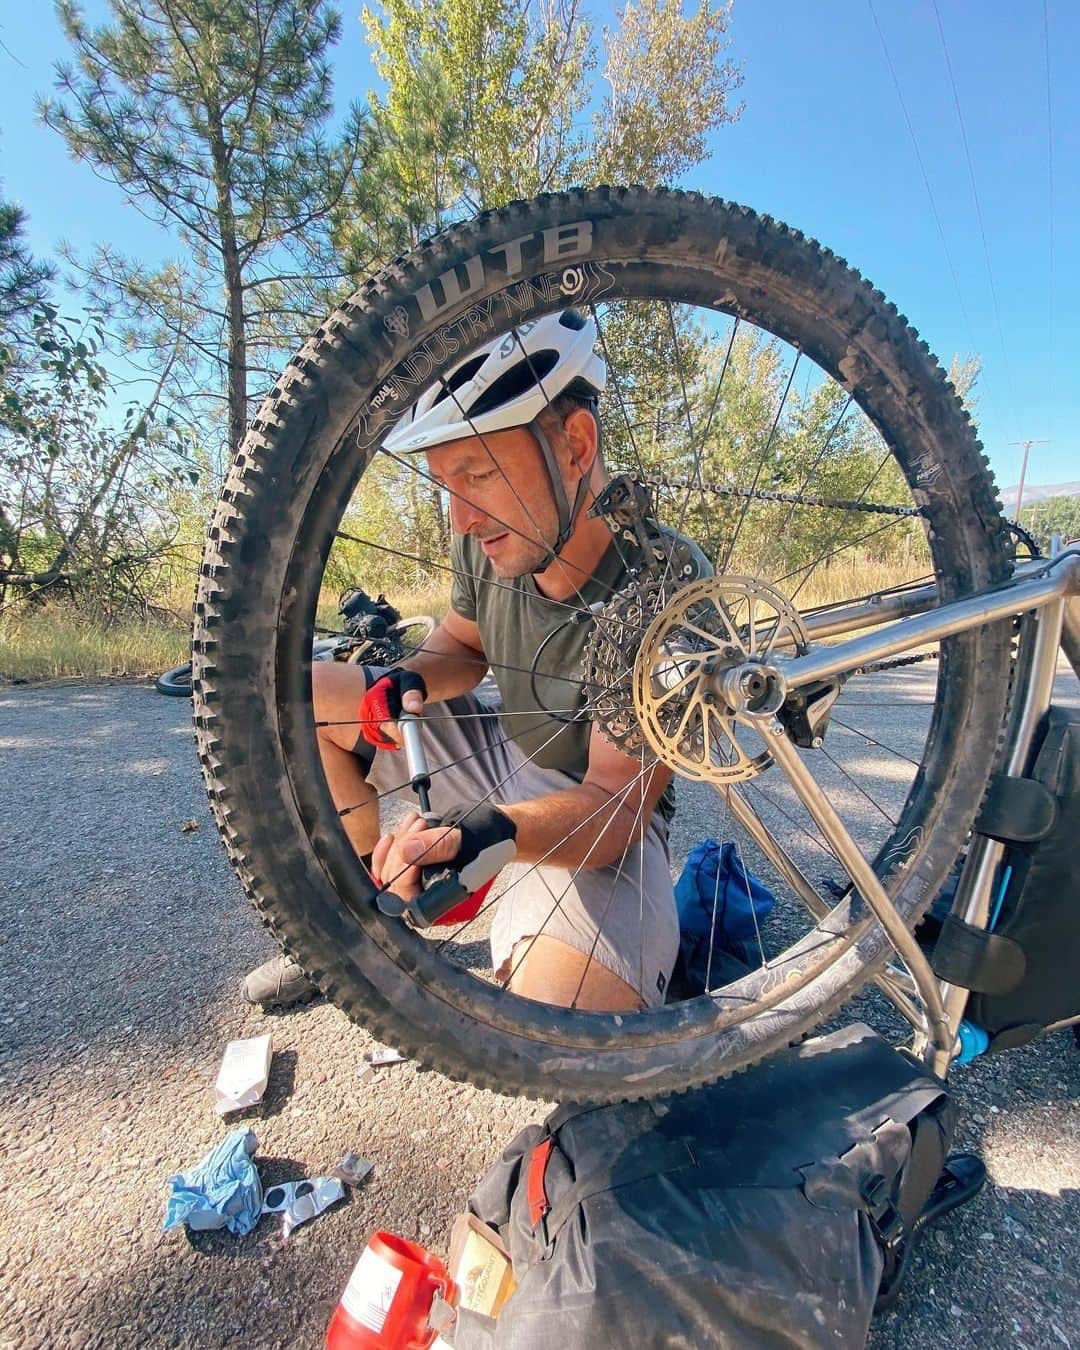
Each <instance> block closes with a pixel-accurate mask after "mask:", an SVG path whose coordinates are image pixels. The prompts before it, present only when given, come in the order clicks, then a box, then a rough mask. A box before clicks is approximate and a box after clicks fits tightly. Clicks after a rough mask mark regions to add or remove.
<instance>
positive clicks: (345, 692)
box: [311, 661, 367, 751]
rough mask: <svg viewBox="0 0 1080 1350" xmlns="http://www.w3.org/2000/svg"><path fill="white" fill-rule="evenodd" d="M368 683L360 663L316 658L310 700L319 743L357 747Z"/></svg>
mask: <svg viewBox="0 0 1080 1350" xmlns="http://www.w3.org/2000/svg"><path fill="white" fill-rule="evenodd" d="M366 689H367V685H366V684H365V682H364V672H363V670H361V668H360V667H359V666H352V665H349V664H348V663H346V662H344V661H315V662H313V664H312V667H311V702H312V707H313V710H314V713H315V727H316V735H317V736H318V738H319V740H320V742H324V743H325V742H328V743H329V744H330V745H336V746H337V747H338V748H339V749H341V750H349V751H352V750H355V749H356V744H357V742H358V741H359V740H360V720H359V719H360V703H361V701H362V699H363V697H364V693H365V691H366Z"/></svg>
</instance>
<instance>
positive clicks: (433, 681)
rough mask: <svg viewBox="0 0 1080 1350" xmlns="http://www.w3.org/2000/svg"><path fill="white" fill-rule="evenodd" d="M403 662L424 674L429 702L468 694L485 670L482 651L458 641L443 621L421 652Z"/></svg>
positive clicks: (485, 664) (418, 672)
mask: <svg viewBox="0 0 1080 1350" xmlns="http://www.w3.org/2000/svg"><path fill="white" fill-rule="evenodd" d="M402 665H404V666H405V667H406V668H407V669H409V670H415V671H416V672H417V674H419V675H422V676H423V677H424V683H425V684H426V685H427V691H428V693H427V701H428V702H429V703H436V702H442V701H443V700H444V699H448V698H454V697H455V696H456V695H457V694H466V693H468V691H469V690H470V689H475V688H476V686H477V685H478V684H479V683H480V681H481V680H482V679H483V678H484V675H485V674H486V673H487V659H486V658H485V656H484V654H483V652H479V651H477V650H476V649H475V648H474V647H467V646H466V645H465V644H464V643H463V642H459V641H458V639H457V638H456V637H453V636H452V635H451V634H450V633H448V632H447V631H446V629H445V627H444V626H443V625H442V624H439V625H438V626H437V627H436V628H435V629H434V631H433V632H432V634H431V636H430V637H429V638H428V639H427V640H426V641H425V642H424V645H423V647H422V648H421V649H420V651H418V652H417V653H416V654H415V656H410V657H409V658H408V660H407V661H403V662H402Z"/></svg>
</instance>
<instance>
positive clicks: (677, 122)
mask: <svg viewBox="0 0 1080 1350" xmlns="http://www.w3.org/2000/svg"><path fill="white" fill-rule="evenodd" d="M730 21H731V4H730V3H727V4H719V5H717V4H710V3H709V0H701V3H700V5H699V6H698V9H697V11H696V12H695V13H692V14H689V15H684V14H683V6H682V0H636V3H635V0H627V4H626V5H625V6H624V7H623V8H622V9H621V10H620V11H619V14H618V23H617V25H616V26H615V27H614V28H613V29H611V30H608V29H605V30H604V43H605V48H606V64H605V68H604V79H605V80H606V82H607V84H608V86H609V92H608V94H607V96H606V98H605V99H604V102H603V105H602V107H601V109H600V110H599V111H598V113H597V114H596V117H595V119H594V148H593V150H592V153H591V155H590V157H589V163H588V173H589V179H590V181H592V182H612V183H642V184H644V185H645V186H646V187H655V186H657V185H658V184H661V183H674V182H676V181H677V180H678V179H679V178H681V177H682V176H683V175H684V174H685V173H687V172H688V171H689V170H690V169H692V168H694V167H695V166H696V165H698V164H700V163H701V162H702V161H703V160H704V159H705V158H706V155H707V138H708V136H709V134H710V132H712V131H714V130H715V129H716V128H717V127H719V126H721V125H723V124H724V123H726V122H734V121H735V120H736V119H737V118H738V116H739V114H740V113H741V112H742V105H741V104H739V105H738V106H734V107H733V106H732V105H731V103H730V98H731V95H732V94H733V93H734V92H735V90H737V89H738V88H739V86H740V85H741V84H742V74H741V71H740V68H739V66H738V65H737V63H736V62H734V61H732V60H730V59H725V58H724V53H725V52H726V51H727V49H728V46H729V45H730V39H729V38H728V27H729V24H730Z"/></svg>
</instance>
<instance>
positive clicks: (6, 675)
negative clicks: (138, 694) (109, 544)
mask: <svg viewBox="0 0 1080 1350" xmlns="http://www.w3.org/2000/svg"><path fill="white" fill-rule="evenodd" d="M190 645H191V633H190V629H189V628H188V627H187V625H186V623H184V622H182V621H181V620H179V619H178V620H177V623H176V625H175V626H166V625H164V624H161V623H154V622H150V621H146V620H142V621H140V620H129V621H127V622H125V623H118V624H104V623H101V622H95V621H94V620H92V619H89V618H87V617H86V615H83V614H80V613H78V611H74V610H71V609H69V608H66V607H65V606H63V605H49V606H47V607H45V608H44V609H42V610H40V611H38V612H37V613H34V614H31V615H23V616H10V615H0V678H2V679H6V680H55V679H60V678H63V677H65V676H83V677H84V678H87V679H92V678H98V677H103V676H113V677H116V676H143V675H156V674H159V673H160V672H161V671H163V670H169V669H171V668H172V667H173V666H179V665H182V664H183V663H184V662H185V661H187V660H188V652H189V649H190Z"/></svg>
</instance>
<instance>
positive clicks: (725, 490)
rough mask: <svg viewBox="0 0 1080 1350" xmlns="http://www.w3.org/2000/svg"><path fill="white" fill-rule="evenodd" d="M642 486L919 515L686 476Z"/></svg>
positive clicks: (901, 508)
mask: <svg viewBox="0 0 1080 1350" xmlns="http://www.w3.org/2000/svg"><path fill="white" fill-rule="evenodd" d="M642 486H643V487H646V488H649V489H652V488H666V489H667V490H668V491H669V492H673V491H677V490H683V489H687V488H690V489H693V490H695V491H697V492H711V493H712V494H713V495H714V496H716V497H740V498H743V499H746V500H753V501H762V502H781V503H785V504H788V505H793V506H822V507H825V508H827V509H829V510H833V511H866V512H869V513H870V514H871V515H878V516H921V515H922V510H921V508H920V507H917V506H886V505H884V503H882V502H859V501H847V500H844V499H841V498H837V497H807V496H805V495H804V494H802V493H797V492H767V491H766V490H765V489H764V488H739V487H727V486H724V485H722V484H720V483H694V482H691V481H690V479H688V478H653V479H647V480H645V481H644V482H643V483H642Z"/></svg>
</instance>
